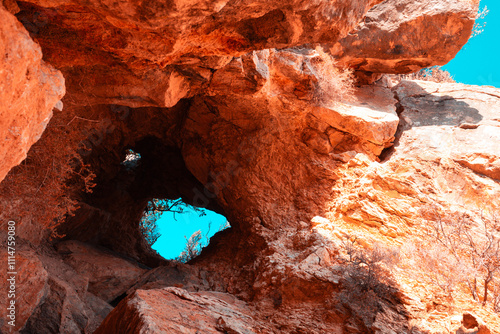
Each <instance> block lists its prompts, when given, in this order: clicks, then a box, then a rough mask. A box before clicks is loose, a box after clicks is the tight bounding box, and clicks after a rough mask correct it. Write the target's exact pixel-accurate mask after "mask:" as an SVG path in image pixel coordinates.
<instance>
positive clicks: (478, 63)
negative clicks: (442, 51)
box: [443, 0, 500, 88]
mask: <svg viewBox="0 0 500 334" xmlns="http://www.w3.org/2000/svg"><path fill="white" fill-rule="evenodd" d="M484 6H486V7H488V10H489V13H488V15H486V17H485V18H484V19H483V20H478V21H477V22H478V23H482V22H486V26H485V28H484V31H483V32H482V33H481V34H479V35H477V36H475V37H473V38H471V39H469V42H468V43H467V44H466V45H465V46H464V47H463V48H462V50H460V52H459V53H458V54H457V56H456V57H455V58H454V59H453V60H452V61H450V62H449V63H448V64H447V65H445V66H443V69H445V70H447V71H448V72H450V73H451V75H452V76H453V78H454V79H455V81H457V82H461V83H465V84H470V85H481V86H483V85H486V86H495V87H498V88H500V66H499V65H498V60H499V59H500V1H499V0H481V4H480V8H482V7H484Z"/></svg>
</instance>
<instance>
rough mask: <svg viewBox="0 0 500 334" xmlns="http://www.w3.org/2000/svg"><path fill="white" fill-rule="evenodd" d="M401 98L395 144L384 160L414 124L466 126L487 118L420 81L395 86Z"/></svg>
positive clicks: (383, 158)
mask: <svg viewBox="0 0 500 334" xmlns="http://www.w3.org/2000/svg"><path fill="white" fill-rule="evenodd" d="M392 90H393V92H394V98H395V99H396V100H397V101H398V102H397V104H396V108H397V109H396V112H397V113H398V116H399V125H398V129H397V131H396V134H395V140H394V145H393V146H392V147H389V148H386V149H385V150H384V151H383V152H382V154H381V155H380V161H387V160H388V159H389V158H390V157H391V156H392V153H394V150H395V148H396V147H398V146H399V139H400V138H401V136H402V135H403V133H404V132H405V131H407V130H409V129H411V128H413V127H423V126H463V125H464V124H465V125H470V126H471V127H474V125H475V124H478V123H480V122H481V121H482V120H483V116H482V115H481V114H480V113H479V110H477V109H476V108H473V107H471V106H470V105H469V104H467V103H466V102H464V101H461V100H459V99H456V98H455V97H453V96H449V95H444V96H438V95H434V94H431V93H428V92H427V91H426V90H424V89H423V88H422V87H421V86H420V85H419V84H418V83H416V82H414V81H409V80H403V81H402V82H401V83H399V84H398V85H397V86H395V87H394V88H393V89H392Z"/></svg>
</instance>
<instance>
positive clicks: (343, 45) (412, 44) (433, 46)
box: [331, 0, 478, 78]
mask: <svg viewBox="0 0 500 334" xmlns="http://www.w3.org/2000/svg"><path fill="white" fill-rule="evenodd" d="M477 5H478V1H468V0H447V1H427V0H417V1H413V0H404V1H400V0H388V1H384V2H382V3H380V4H378V5H376V6H374V7H372V8H371V9H370V10H369V11H368V13H367V14H366V16H365V18H364V19H363V22H362V23H360V24H359V25H358V27H357V28H356V29H355V30H354V31H352V32H351V33H350V34H349V35H348V36H347V37H345V38H343V39H341V40H340V41H339V42H338V43H337V44H335V45H334V46H333V47H332V50H331V51H332V53H333V54H334V55H336V56H337V57H338V58H339V60H340V61H341V62H343V63H345V64H348V65H349V66H350V67H352V68H354V69H355V70H356V71H360V72H365V75H364V76H363V77H364V78H366V76H367V75H371V74H373V73H375V74H380V73H410V72H414V71H417V70H419V69H421V68H423V67H428V66H432V65H444V64H446V63H447V62H449V61H450V60H451V59H453V58H454V57H455V55H456V54H457V52H458V51H459V50H460V48H461V46H462V45H464V44H465V43H466V42H467V40H468V39H469V36H470V32H471V29H472V25H473V21H471V19H470V18H472V17H474V15H475V13H476V12H477Z"/></svg>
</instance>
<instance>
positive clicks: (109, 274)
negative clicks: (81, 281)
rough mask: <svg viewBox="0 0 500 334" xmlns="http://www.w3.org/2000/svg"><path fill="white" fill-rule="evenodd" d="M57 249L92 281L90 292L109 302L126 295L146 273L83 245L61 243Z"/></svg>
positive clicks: (71, 242)
mask: <svg viewBox="0 0 500 334" xmlns="http://www.w3.org/2000/svg"><path fill="white" fill-rule="evenodd" d="M57 250H58V252H59V253H60V254H62V255H63V258H64V262H65V263H67V264H68V265H70V266H71V267H73V268H74V269H75V271H76V272H78V274H79V275H81V276H83V277H85V278H86V279H87V280H88V291H89V292H90V293H92V294H94V295H95V296H97V297H99V298H100V299H102V300H104V301H106V302H108V303H111V302H112V301H113V300H115V299H116V298H117V297H119V296H120V295H122V294H123V293H124V292H125V291H126V290H127V289H128V288H129V287H130V286H132V285H133V284H134V283H135V282H136V280H137V278H138V277H139V276H141V275H142V274H143V273H144V272H145V271H146V270H145V269H143V268H140V267H139V266H138V265H136V264H133V263H131V262H129V261H127V260H125V259H123V260H121V261H120V259H119V258H117V257H116V256H114V255H112V254H107V253H106V252H103V251H99V250H98V249H93V248H92V247H89V246H88V245H86V244H84V243H80V242H75V241H65V242H62V243H59V244H58V245H57Z"/></svg>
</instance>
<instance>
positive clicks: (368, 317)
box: [339, 237, 400, 328]
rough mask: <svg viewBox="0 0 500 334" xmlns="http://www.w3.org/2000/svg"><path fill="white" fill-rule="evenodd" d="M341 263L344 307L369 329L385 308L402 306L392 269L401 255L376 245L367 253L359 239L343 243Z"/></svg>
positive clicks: (348, 238) (352, 238) (341, 294)
mask: <svg viewBox="0 0 500 334" xmlns="http://www.w3.org/2000/svg"><path fill="white" fill-rule="evenodd" d="M340 254H341V255H340V257H339V262H340V263H342V264H344V268H343V270H344V273H343V280H342V287H343V289H342V292H341V293H340V298H341V300H342V303H343V304H344V305H345V306H346V307H347V308H349V309H350V310H351V311H352V312H353V313H355V314H356V316H357V317H359V318H360V319H362V321H363V323H364V326H366V327H367V328H369V327H370V326H371V325H372V323H373V321H374V319H375V315H376V314H377V313H379V312H383V309H384V307H383V306H382V305H384V304H386V301H389V304H397V303H399V302H400V301H399V295H398V289H397V284H396V282H395V281H394V280H393V279H392V277H391V268H392V267H393V266H394V265H395V264H397V262H398V261H399V251H398V250H396V249H391V248H388V247H384V246H382V245H380V244H377V243H375V244H374V245H373V247H372V248H371V249H364V248H363V247H361V246H360V245H359V243H358V241H357V238H356V237H346V238H344V239H343V240H342V243H341V249H340Z"/></svg>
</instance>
